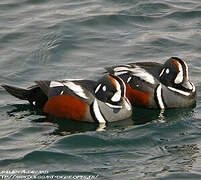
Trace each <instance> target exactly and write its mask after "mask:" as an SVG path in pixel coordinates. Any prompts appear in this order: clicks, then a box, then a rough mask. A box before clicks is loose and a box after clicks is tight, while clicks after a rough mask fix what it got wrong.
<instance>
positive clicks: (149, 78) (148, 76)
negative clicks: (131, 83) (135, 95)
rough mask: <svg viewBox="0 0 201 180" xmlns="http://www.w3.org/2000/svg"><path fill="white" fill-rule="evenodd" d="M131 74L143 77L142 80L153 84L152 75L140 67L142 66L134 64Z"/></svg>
mask: <svg viewBox="0 0 201 180" xmlns="http://www.w3.org/2000/svg"><path fill="white" fill-rule="evenodd" d="M132 74H133V75H134V76H137V77H139V78H141V79H143V80H144V81H146V82H148V83H150V84H155V80H154V77H153V76H152V75H151V74H150V73H148V72H147V71H146V70H145V69H142V68H140V67H138V66H136V67H135V68H134V70H133V71H132Z"/></svg>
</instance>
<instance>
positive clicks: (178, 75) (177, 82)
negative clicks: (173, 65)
mask: <svg viewBox="0 0 201 180" xmlns="http://www.w3.org/2000/svg"><path fill="white" fill-rule="evenodd" d="M177 63H178V66H179V69H178V70H179V73H178V74H177V77H176V78H175V80H174V82H175V83H176V84H179V83H181V82H182V81H183V79H184V76H183V68H182V65H181V64H180V63H179V62H177Z"/></svg>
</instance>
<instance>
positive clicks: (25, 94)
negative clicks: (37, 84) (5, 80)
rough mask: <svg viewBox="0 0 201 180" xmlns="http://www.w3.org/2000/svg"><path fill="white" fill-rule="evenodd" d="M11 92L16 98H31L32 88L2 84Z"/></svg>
mask: <svg viewBox="0 0 201 180" xmlns="http://www.w3.org/2000/svg"><path fill="white" fill-rule="evenodd" d="M1 86H2V87H3V88H4V89H5V90H6V91H7V92H8V93H9V94H11V95H13V96H15V97H16V98H19V99H22V100H29V96H30V90H27V89H22V88H18V87H14V86H9V85H5V84H4V85H1Z"/></svg>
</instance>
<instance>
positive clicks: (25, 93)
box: [1, 85, 48, 109]
mask: <svg viewBox="0 0 201 180" xmlns="http://www.w3.org/2000/svg"><path fill="white" fill-rule="evenodd" d="M1 86H2V87H3V88H4V89H5V90H6V91H7V92H8V93H9V94H11V95H13V96H14V97H16V98H19V99H21V100H27V101H29V103H30V104H32V105H34V106H35V107H37V108H40V109H42V108H43V106H44V104H45V103H46V101H47V100H48V97H47V95H45V93H44V92H43V91H42V90H41V89H40V87H39V86H38V85H35V86H32V87H30V88H29V89H23V88H18V87H14V86H9V85H1Z"/></svg>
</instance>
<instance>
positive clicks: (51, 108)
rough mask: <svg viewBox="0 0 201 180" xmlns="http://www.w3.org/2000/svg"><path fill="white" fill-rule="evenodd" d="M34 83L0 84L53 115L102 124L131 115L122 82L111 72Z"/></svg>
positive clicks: (14, 94) (16, 95) (13, 93)
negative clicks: (94, 78)
mask: <svg viewBox="0 0 201 180" xmlns="http://www.w3.org/2000/svg"><path fill="white" fill-rule="evenodd" d="M35 83H36V85H34V86H32V87H30V88H28V89H21V88H17V87H12V86H8V85H2V87H3V88H5V89H6V90H7V91H8V92H9V93H10V94H12V95H13V96H15V97H17V98H19V99H22V100H28V101H29V102H30V103H31V104H32V105H33V106H35V107H37V108H39V109H41V110H42V111H43V112H44V113H46V114H50V115H53V116H56V117H64V118H68V119H74V120H78V121H88V122H98V123H106V122H113V121H118V120H122V119H126V118H128V117H130V116H131V114H132V108H131V104H130V102H129V101H128V99H127V98H126V97H125V83H124V82H123V81H122V79H121V78H120V77H118V76H115V75H112V74H108V75H104V76H103V77H102V78H101V79H100V80H99V81H97V82H96V81H92V80H69V79H67V80H61V81H36V82H35Z"/></svg>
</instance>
